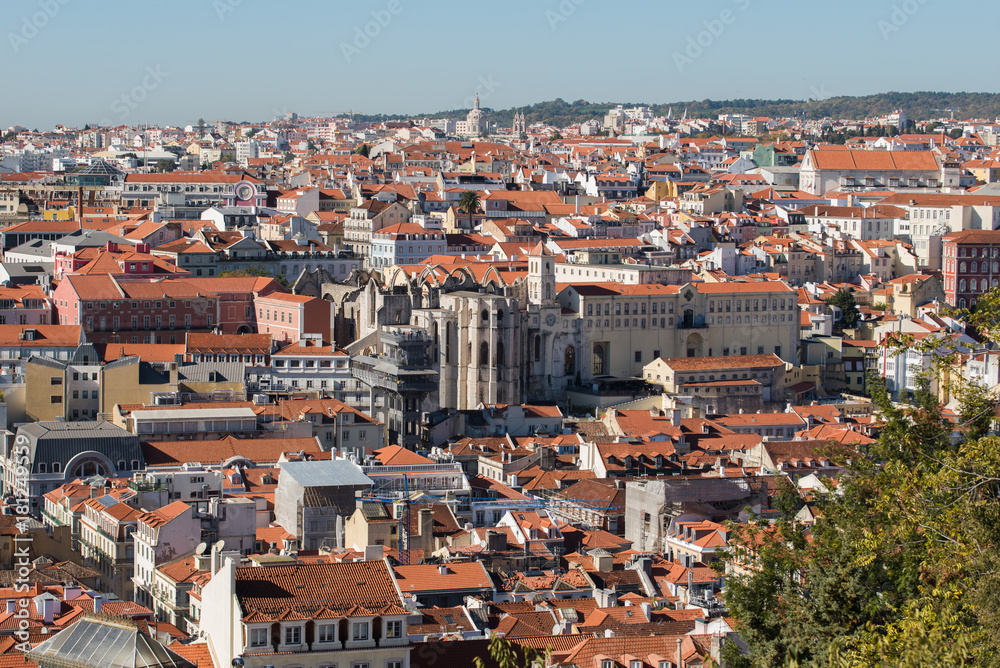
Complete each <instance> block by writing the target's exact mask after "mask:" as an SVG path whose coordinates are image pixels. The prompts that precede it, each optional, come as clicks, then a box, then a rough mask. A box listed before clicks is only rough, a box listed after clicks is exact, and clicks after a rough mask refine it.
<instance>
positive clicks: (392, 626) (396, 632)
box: [385, 620, 403, 638]
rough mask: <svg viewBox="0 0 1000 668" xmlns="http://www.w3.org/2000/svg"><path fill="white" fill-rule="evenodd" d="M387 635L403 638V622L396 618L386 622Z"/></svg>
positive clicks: (388, 636)
mask: <svg viewBox="0 0 1000 668" xmlns="http://www.w3.org/2000/svg"><path fill="white" fill-rule="evenodd" d="M385 637H386V638H402V637H403V622H401V621H399V620H396V621H392V622H386V623H385Z"/></svg>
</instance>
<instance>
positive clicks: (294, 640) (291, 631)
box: [285, 626, 302, 645]
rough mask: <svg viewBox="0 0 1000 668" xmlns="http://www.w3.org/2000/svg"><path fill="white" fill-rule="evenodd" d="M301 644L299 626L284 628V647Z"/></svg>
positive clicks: (300, 629)
mask: <svg viewBox="0 0 1000 668" xmlns="http://www.w3.org/2000/svg"><path fill="white" fill-rule="evenodd" d="M301 643H302V627H301V626H286V627H285V644H286V645H299V644H301Z"/></svg>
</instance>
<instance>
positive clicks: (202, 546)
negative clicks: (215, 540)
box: [194, 543, 208, 557]
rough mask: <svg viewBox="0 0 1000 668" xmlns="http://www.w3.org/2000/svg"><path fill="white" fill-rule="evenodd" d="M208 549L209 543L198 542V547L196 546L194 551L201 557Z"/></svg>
mask: <svg viewBox="0 0 1000 668" xmlns="http://www.w3.org/2000/svg"><path fill="white" fill-rule="evenodd" d="M207 549H208V544H207V543H198V547H196V548H194V553H195V554H196V555H198V556H199V557H200V556H201V555H203V554H205V550H207Z"/></svg>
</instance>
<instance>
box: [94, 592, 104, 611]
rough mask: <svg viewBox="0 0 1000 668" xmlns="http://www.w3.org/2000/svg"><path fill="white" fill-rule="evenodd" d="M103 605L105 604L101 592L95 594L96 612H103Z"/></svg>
mask: <svg viewBox="0 0 1000 668" xmlns="http://www.w3.org/2000/svg"><path fill="white" fill-rule="evenodd" d="M103 605H104V599H103V598H102V597H101V595H100V594H95V595H94V613H95V614H101V608H102V607H103Z"/></svg>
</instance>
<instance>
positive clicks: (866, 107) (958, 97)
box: [355, 91, 1000, 127]
mask: <svg viewBox="0 0 1000 668" xmlns="http://www.w3.org/2000/svg"><path fill="white" fill-rule="evenodd" d="M618 104H619V103H617V102H601V103H594V102H588V101H586V100H577V101H576V102H566V101H565V100H563V99H561V98H559V99H555V100H551V101H549V102H539V103H537V104H533V105H531V106H529V107H522V108H519V109H517V111H523V112H524V115H525V118H526V120H527V121H528V123H529V124H531V123H549V124H551V125H554V126H556V127H564V126H567V125H573V124H576V123H583V122H585V121H588V120H591V119H602V118H603V117H604V115H605V114H607V113H608V110H610V109H613V108H614V107H615V106H617V105H618ZM620 104H624V105H625V106H626V107H634V106H638V105H642V106H648V107H651V108H652V109H653V111H654V113H656V114H657V115H660V116H665V115H666V114H667V111H668V110H669V109H670V108H671V107H672V108H673V110H674V118H680V117H681V115H682V114H683V113H684V110H685V109H687V110H688V115H689V116H690V117H692V118H715V117H716V116H718V115H719V114H747V115H750V116H769V117H772V118H785V117H789V116H791V117H796V118H801V117H802V116H805V118H806V119H812V120H815V119H820V118H833V119H861V118H870V117H877V116H884V115H886V114H889V113H891V112H893V111H895V110H896V109H902V110H903V111H905V112H906V114H907V116H909V118H910V119H912V120H916V121H921V120H929V119H934V118H949V117H950V116H951V113H950V112H944V111H935V110H941V109H954V110H955V118H957V119H966V118H987V119H990V120H993V119H995V118H997V117H998V116H1000V94H998V93H935V92H926V91H925V92H916V93H880V94H878V95H865V96H860V97H851V96H840V97H829V98H826V99H823V100H744V99H738V100H694V101H688V102H683V101H682V102H671V103H668V104H653V105H650V104H647V103H643V102H627V103H620ZM467 111H468V110H467V109H453V110H450V111H440V112H438V113H435V114H419V115H416V116H386V115H378V116H358V115H355V119H357V120H365V121H384V120H391V119H403V118H410V119H413V118H424V117H430V118H443V117H450V118H459V117H461V116H464V115H465V113H467ZM490 111H491V114H490V120H492V121H496V122H499V123H501V124H507V125H509V124H510V123H511V121H512V117H513V114H514V111H515V110H514V109H504V110H490Z"/></svg>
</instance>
